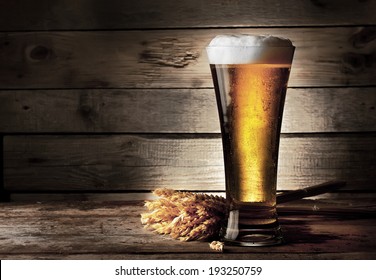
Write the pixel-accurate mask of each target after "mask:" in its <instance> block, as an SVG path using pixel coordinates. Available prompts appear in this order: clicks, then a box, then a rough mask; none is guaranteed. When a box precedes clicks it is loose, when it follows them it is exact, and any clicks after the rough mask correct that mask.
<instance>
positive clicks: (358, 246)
mask: <svg viewBox="0 0 376 280" xmlns="http://www.w3.org/2000/svg"><path fill="white" fill-rule="evenodd" d="M315 203H317V202H315ZM338 203H340V202H339V201H336V203H332V205H333V206H335V207H340V206H338V205H340V204H338ZM308 205H309V203H308ZM298 207H299V206H298ZM349 209H351V206H350V208H349ZM144 211H145V209H144V208H143V207H142V206H141V205H140V204H129V203H127V202H117V203H115V202H106V203H103V202H102V203H93V202H75V203H74V202H70V203H37V204H20V203H18V204H13V203H11V204H5V205H3V206H2V207H1V209H0V254H1V256H3V258H5V259H9V258H11V259H17V258H24V257H25V256H26V255H27V256H30V258H32V259H34V258H51V257H53V258H57V259H60V258H63V259H66V258H73V259H74V258H80V257H79V255H82V256H91V258H107V257H110V256H116V258H124V259H127V258H131V259H134V258H137V259H143V258H145V259H153V258H162V256H164V258H166V257H167V258H171V257H176V258H178V259H180V258H181V259H186V258H192V257H194V258H195V259H203V258H205V259H212V258H213V259H217V258H218V257H219V256H220V257H221V258H222V259H227V258H228V259H234V258H238V259H245V258H250V259H254V258H258V257H261V256H262V257H261V258H262V259H279V258H283V259H285V258H286V259H287V258H292V259H294V258H303V259H304V258H308V259H318V258H330V257H337V258H341V259H342V258H349V259H358V258H363V259H368V258H372V257H373V256H374V250H375V245H376V244H375V241H374V238H372V237H373V234H372V233H373V232H374V231H375V223H373V220H372V219H369V218H367V217H364V218H361V219H359V218H354V217H353V216H348V217H341V218H336V217H333V216H330V217H329V216H325V215H323V216H320V215H284V214H283V213H280V215H279V216H280V217H279V219H280V222H281V225H282V227H283V230H284V236H285V238H286V241H287V244H286V245H283V246H275V247H264V248H262V247H253V248H240V247H226V252H225V253H224V254H218V253H217V252H214V251H211V250H210V249H209V246H208V244H207V242H179V241H175V240H171V239H169V238H168V237H164V236H158V235H156V234H154V233H151V232H149V231H147V230H145V229H143V228H142V225H141V223H140V213H141V212H144ZM120 255H122V257H120Z"/></svg>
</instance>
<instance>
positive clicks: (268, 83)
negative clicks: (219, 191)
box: [206, 35, 295, 246]
mask: <svg viewBox="0 0 376 280" xmlns="http://www.w3.org/2000/svg"><path fill="white" fill-rule="evenodd" d="M217 37H221V36H217ZM217 37H216V38H217ZM222 37H224V38H225V40H224V41H221V40H217V41H216V42H215V43H214V44H212V43H213V41H214V40H213V41H212V43H211V44H210V45H209V46H208V47H207V48H206V50H207V54H208V58H209V62H210V68H211V73H212V78H213V83H214V88H215V93H216V100H217V106H218V112H219V117H220V124H221V133H222V144H223V154H224V164H225V178H226V201H227V206H228V218H227V221H226V223H225V225H226V226H225V228H224V230H223V235H224V236H223V238H224V241H225V243H227V244H232V245H240V246H267V245H275V244H280V243H282V242H283V238H282V234H281V230H280V226H279V223H278V218H277V212H276V185H277V164H278V149H279V138H280V131H281V121H282V113H283V106H284V101H285V95H286V89H287V82H288V78H289V74H290V67H291V63H292V58H293V54H294V50H295V48H294V46H293V45H292V44H291V42H290V41H289V40H287V39H284V38H278V37H273V36H251V35H232V36H230V35H228V36H222ZM226 38H227V39H226ZM247 38H248V39H249V38H251V39H250V40H247Z"/></svg>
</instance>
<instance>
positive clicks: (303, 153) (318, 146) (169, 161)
mask: <svg viewBox="0 0 376 280" xmlns="http://www.w3.org/2000/svg"><path fill="white" fill-rule="evenodd" d="M375 140H376V136H375V134H374V133H373V134H341V135H337V134H334V135H320V134H319V135H311V136H309V135H306V136H304V137H294V136H291V135H287V136H285V137H282V139H281V147H280V159H279V173H278V176H279V189H280V190H283V189H293V188H299V187H303V186H308V185H314V184H318V183H322V182H323V181H329V180H344V181H347V182H348V188H347V189H348V190H374V184H375V181H374V174H376V164H375V163H376V145H374V143H375ZM223 174H224V171H223V159H222V146H221V141H220V139H219V136H215V134H209V135H208V136H207V137H206V138H204V137H202V138H199V137H198V136H196V135H191V136H190V135H180V136H176V135H170V136H168V135H165V136H163V135H139V136H136V135H117V136H93V135H91V136H85V135H82V136H74V135H69V136H6V137H5V139H4V184H5V188H6V189H7V190H10V191H30V190H55V191H58V190H60V191H62V190H72V191H74V190H76V191H77V190H128V191H129V190H132V191H137V190H140V188H141V189H144V190H151V189H154V188H155V187H161V186H165V187H173V188H176V189H190V190H224V178H223Z"/></svg>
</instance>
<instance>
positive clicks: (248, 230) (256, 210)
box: [223, 205, 283, 246]
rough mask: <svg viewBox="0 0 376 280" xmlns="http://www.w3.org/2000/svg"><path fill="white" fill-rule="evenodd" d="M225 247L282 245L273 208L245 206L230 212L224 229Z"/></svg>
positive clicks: (280, 233)
mask: <svg viewBox="0 0 376 280" xmlns="http://www.w3.org/2000/svg"><path fill="white" fill-rule="evenodd" d="M224 233H225V234H224V236H223V241H224V242H225V244H227V245H237V246H272V245H278V244H282V243H283V237H282V232H281V227H280V226H279V223H278V218H277V212H276V209H275V207H260V206H256V207H255V206H252V205H245V206H243V209H240V208H239V209H237V210H231V211H230V212H229V217H228V221H227V227H226V228H224Z"/></svg>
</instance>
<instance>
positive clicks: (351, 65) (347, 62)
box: [342, 52, 376, 74]
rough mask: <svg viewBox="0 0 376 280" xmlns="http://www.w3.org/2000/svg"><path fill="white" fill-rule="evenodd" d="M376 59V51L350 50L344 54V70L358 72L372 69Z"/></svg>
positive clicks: (350, 72)
mask: <svg viewBox="0 0 376 280" xmlns="http://www.w3.org/2000/svg"><path fill="white" fill-rule="evenodd" d="M375 61H376V53H374V52H372V53H369V54H365V53H354V52H348V53H345V54H344V55H343V56H342V64H343V65H342V66H343V67H342V72H343V73H346V74H358V73H361V72H365V71H367V69H370V68H371V67H372V66H373V65H374V63H375Z"/></svg>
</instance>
